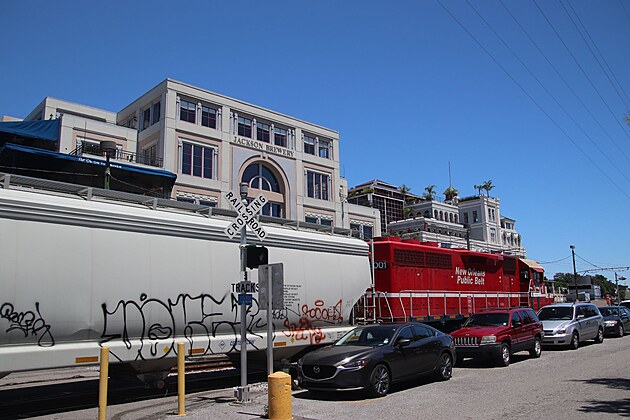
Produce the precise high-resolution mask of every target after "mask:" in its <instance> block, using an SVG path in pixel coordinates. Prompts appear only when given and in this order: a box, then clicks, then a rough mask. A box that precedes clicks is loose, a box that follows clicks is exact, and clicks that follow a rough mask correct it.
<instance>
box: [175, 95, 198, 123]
mask: <svg viewBox="0 0 630 420" xmlns="http://www.w3.org/2000/svg"><path fill="white" fill-rule="evenodd" d="M179 119H180V120H182V121H188V122H190V123H193V124H195V123H196V119H197V105H195V104H194V103H192V102H188V101H184V100H181V101H180V103H179Z"/></svg>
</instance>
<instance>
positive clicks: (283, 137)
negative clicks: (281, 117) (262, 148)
mask: <svg viewBox="0 0 630 420" xmlns="http://www.w3.org/2000/svg"><path fill="white" fill-rule="evenodd" d="M273 142H274V143H275V145H276V146H282V147H287V130H285V129H284V128H278V127H274V129H273Z"/></svg>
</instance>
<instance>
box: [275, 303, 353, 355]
mask: <svg viewBox="0 0 630 420" xmlns="http://www.w3.org/2000/svg"><path fill="white" fill-rule="evenodd" d="M341 308H342V300H341V299H339V301H337V303H335V304H334V305H331V306H328V307H326V305H325V302H324V301H323V300H322V299H317V300H315V302H314V304H313V305H312V306H310V305H308V304H303V305H301V307H300V314H301V316H300V319H299V320H298V322H291V321H290V320H289V319H288V318H287V319H285V320H284V327H285V328H286V331H283V332H284V334H285V335H286V336H287V337H289V338H290V339H291V342H296V341H298V342H306V341H308V344H310V345H315V344H320V343H321V342H322V341H323V340H324V339H325V338H326V335H325V334H324V331H323V330H322V328H321V326H318V325H316V323H318V322H319V323H326V324H341V323H342V322H343V314H342V312H341Z"/></svg>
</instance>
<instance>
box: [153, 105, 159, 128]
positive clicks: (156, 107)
mask: <svg viewBox="0 0 630 420" xmlns="http://www.w3.org/2000/svg"><path fill="white" fill-rule="evenodd" d="M158 121H160V103H159V102H156V103H154V104H153V115H152V116H151V125H153V124H155V123H156V122H158Z"/></svg>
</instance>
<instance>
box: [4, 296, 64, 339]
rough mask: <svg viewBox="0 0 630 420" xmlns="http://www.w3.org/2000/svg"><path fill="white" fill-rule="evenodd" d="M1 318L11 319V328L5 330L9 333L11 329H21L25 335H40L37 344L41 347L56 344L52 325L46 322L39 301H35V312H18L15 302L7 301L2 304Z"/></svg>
mask: <svg viewBox="0 0 630 420" xmlns="http://www.w3.org/2000/svg"><path fill="white" fill-rule="evenodd" d="M0 318H3V319H6V320H7V321H9V328H8V329H7V330H6V331H5V332H6V333H7V334H8V333H10V332H11V331H20V332H21V333H22V334H24V337H29V336H33V337H37V336H39V339H38V340H37V345H39V346H40V347H52V346H54V345H55V339H54V338H53V336H52V334H51V332H50V325H48V324H46V321H45V320H44V318H43V317H42V315H41V313H40V311H39V302H35V312H33V311H24V312H18V311H16V310H15V308H14V306H13V304H11V303H8V302H5V303H3V304H2V306H0Z"/></svg>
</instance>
